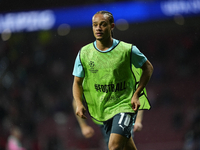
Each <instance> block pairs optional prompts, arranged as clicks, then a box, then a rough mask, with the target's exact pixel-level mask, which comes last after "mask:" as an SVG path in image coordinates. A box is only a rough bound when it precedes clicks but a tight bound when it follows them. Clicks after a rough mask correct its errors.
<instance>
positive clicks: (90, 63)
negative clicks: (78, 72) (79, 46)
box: [89, 61, 98, 73]
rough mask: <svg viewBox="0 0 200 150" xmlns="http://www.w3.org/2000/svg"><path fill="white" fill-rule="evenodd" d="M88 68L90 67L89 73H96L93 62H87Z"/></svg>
mask: <svg viewBox="0 0 200 150" xmlns="http://www.w3.org/2000/svg"><path fill="white" fill-rule="evenodd" d="M89 66H90V68H89V71H90V72H91V73H97V71H98V70H97V69H95V64H94V62H93V61H90V62H89Z"/></svg>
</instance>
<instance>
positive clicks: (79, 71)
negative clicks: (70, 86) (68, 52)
mask: <svg viewBox="0 0 200 150" xmlns="http://www.w3.org/2000/svg"><path fill="white" fill-rule="evenodd" d="M72 74H73V75H74V76H76V77H81V78H83V77H84V76H85V74H84V70H83V66H82V64H81V61H80V51H79V53H78V55H77V56H76V60H75V64H74V69H73V73H72Z"/></svg>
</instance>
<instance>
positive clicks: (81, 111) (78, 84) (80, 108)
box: [73, 76, 87, 119]
mask: <svg viewBox="0 0 200 150" xmlns="http://www.w3.org/2000/svg"><path fill="white" fill-rule="evenodd" d="M83 79H84V78H81V77H77V76H74V83H73V97H74V100H75V102H76V115H78V116H79V117H81V118H83V119H86V118H87V117H86V115H85V113H86V109H85V107H84V105H83V103H82V95H83V87H82V83H83Z"/></svg>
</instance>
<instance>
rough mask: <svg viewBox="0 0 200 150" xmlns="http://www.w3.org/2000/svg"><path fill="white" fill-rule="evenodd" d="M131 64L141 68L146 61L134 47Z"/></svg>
mask: <svg viewBox="0 0 200 150" xmlns="http://www.w3.org/2000/svg"><path fill="white" fill-rule="evenodd" d="M131 56H132V57H131V63H132V64H133V65H134V66H135V67H136V68H141V67H142V66H143V64H144V63H145V62H146V61H147V58H146V56H145V55H144V54H143V53H141V52H140V50H139V49H138V48H137V47H136V46H132V55H131Z"/></svg>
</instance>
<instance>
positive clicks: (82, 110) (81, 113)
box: [76, 104, 87, 119]
mask: <svg viewBox="0 0 200 150" xmlns="http://www.w3.org/2000/svg"><path fill="white" fill-rule="evenodd" d="M85 114H86V109H85V107H84V106H83V104H80V105H77V107H76V115H78V116H79V117H81V118H82V119H87V117H86V115H85Z"/></svg>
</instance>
